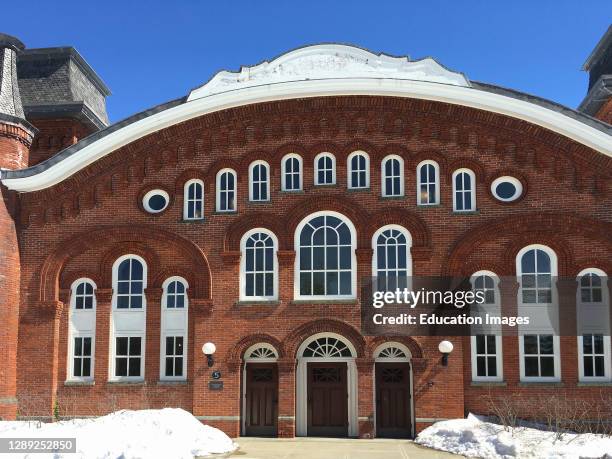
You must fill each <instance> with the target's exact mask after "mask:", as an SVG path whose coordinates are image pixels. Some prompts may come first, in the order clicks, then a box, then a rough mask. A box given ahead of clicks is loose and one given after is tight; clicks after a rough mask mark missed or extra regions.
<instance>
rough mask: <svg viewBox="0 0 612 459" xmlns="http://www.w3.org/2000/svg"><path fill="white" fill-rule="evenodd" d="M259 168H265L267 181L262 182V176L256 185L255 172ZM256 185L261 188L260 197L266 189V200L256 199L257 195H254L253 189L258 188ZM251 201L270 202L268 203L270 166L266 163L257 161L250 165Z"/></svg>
mask: <svg viewBox="0 0 612 459" xmlns="http://www.w3.org/2000/svg"><path fill="white" fill-rule="evenodd" d="M257 166H263V167H264V168H265V170H266V180H265V181H264V180H261V176H260V179H259V180H258V181H257V184H256V183H255V179H254V174H253V170H254V169H255V167H257ZM256 185H257V186H258V187H259V193H260V195H261V191H262V189H265V192H266V199H255V194H254V193H253V187H254V186H256ZM249 201H252V202H268V201H270V165H269V164H268V163H267V162H266V161H263V160H257V161H253V162H252V163H251V164H250V165H249Z"/></svg>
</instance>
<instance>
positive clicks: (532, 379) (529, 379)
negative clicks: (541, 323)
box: [519, 332, 561, 382]
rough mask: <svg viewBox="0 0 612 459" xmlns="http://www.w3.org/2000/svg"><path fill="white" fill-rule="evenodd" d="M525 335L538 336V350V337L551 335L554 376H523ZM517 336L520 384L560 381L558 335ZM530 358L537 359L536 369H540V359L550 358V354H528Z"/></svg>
mask: <svg viewBox="0 0 612 459" xmlns="http://www.w3.org/2000/svg"><path fill="white" fill-rule="evenodd" d="M525 335H537V336H538V349H539V347H540V338H539V336H540V335H553V355H552V357H553V362H554V376H525V357H527V356H526V355H525ZM525 335H521V336H519V367H520V370H521V382H559V381H561V345H560V339H559V336H558V335H555V334H554V333H552V332H550V333H536V332H534V333H525ZM529 356H530V357H538V368H540V357H542V356H544V357H551V355H550V354H540V353H538V354H529Z"/></svg>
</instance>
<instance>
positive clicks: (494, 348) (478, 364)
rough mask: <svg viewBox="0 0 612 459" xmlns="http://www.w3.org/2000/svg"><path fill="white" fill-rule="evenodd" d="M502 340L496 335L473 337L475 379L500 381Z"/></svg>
mask: <svg viewBox="0 0 612 459" xmlns="http://www.w3.org/2000/svg"><path fill="white" fill-rule="evenodd" d="M500 341H501V339H500V340H498V337H497V336H495V335H477V336H472V353H473V356H472V365H473V366H474V368H473V369H472V376H473V379H499V378H500V377H501V375H500V364H501V357H500V355H499V352H500V350H501V349H500V347H501V346H500V344H501V343H500Z"/></svg>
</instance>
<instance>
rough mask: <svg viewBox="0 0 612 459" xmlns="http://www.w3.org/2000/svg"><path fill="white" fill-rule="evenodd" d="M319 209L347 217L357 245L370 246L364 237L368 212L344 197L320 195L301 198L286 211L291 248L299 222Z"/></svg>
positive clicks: (359, 246) (285, 224)
mask: <svg viewBox="0 0 612 459" xmlns="http://www.w3.org/2000/svg"><path fill="white" fill-rule="evenodd" d="M320 211H333V212H338V213H340V214H342V215H344V216H345V217H347V218H348V219H349V220H351V222H352V223H353V225H355V229H356V231H357V247H358V248H370V241H369V240H368V239H367V238H366V237H365V234H366V233H367V231H365V229H366V228H367V227H368V222H369V215H368V213H367V212H366V211H365V210H364V209H363V208H362V207H361V206H360V205H358V204H356V203H355V202H354V201H352V200H350V199H348V198H346V197H336V196H330V195H321V196H313V197H309V198H305V199H303V200H301V201H300V202H298V203H297V204H296V205H294V206H293V207H292V208H291V209H289V211H288V212H287V213H286V218H285V223H284V226H285V228H286V232H287V237H288V238H289V240H288V243H289V247H290V248H291V249H293V235H294V234H295V230H296V229H297V226H298V225H299V224H300V222H301V221H302V220H303V219H304V218H306V217H308V216H309V215H310V214H313V213H315V212H320Z"/></svg>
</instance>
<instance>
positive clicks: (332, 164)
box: [314, 152, 336, 186]
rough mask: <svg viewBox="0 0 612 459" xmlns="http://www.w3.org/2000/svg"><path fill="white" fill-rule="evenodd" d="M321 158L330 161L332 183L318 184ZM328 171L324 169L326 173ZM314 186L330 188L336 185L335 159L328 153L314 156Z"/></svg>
mask: <svg viewBox="0 0 612 459" xmlns="http://www.w3.org/2000/svg"><path fill="white" fill-rule="evenodd" d="M322 157H328V158H330V159H331V173H332V181H331V183H320V182H319V165H318V163H319V159H320V158H322ZM327 170H328V169H325V171H327ZM314 184H315V185H319V186H330V185H335V184H336V157H335V156H334V155H333V154H332V153H329V152H322V153H319V154H318V155H317V156H315V159H314Z"/></svg>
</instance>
